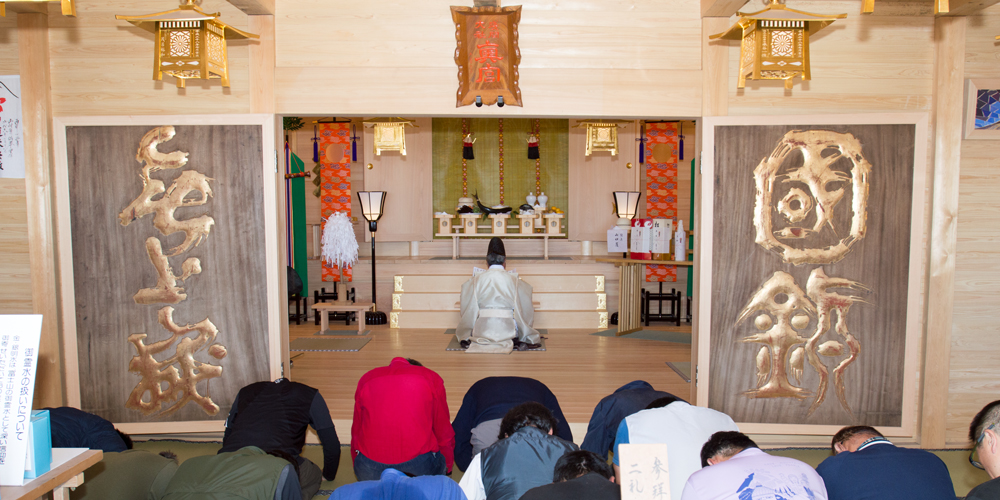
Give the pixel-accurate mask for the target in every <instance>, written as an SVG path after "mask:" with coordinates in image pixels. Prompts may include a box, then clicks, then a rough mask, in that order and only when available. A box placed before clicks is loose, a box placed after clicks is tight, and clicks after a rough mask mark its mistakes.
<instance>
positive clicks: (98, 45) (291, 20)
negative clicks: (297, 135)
mask: <svg viewBox="0 0 1000 500" xmlns="http://www.w3.org/2000/svg"><path fill="white" fill-rule="evenodd" d="M459 3H462V2H459ZM762 3H763V0H752V1H751V2H750V3H749V4H748V5H747V7H745V8H744V10H755V9H757V8H758V7H760V6H761V5H762ZM276 4H277V5H276V11H275V16H274V26H275V39H276V42H275V53H276V60H277V63H276V67H275V69H274V95H275V110H276V112H277V113H279V114H290V115H291V114H301V115H317V114H328V115H329V114H337V115H341V116H344V115H353V116H366V115H367V116H379V115H382V116H385V115H392V116H400V115H402V116H410V117H413V116H476V117H482V116H543V117H549V116H552V117H581V118H583V117H586V118H591V117H601V116H607V117H616V118H671V117H697V116H700V115H701V114H702V100H703V92H704V91H703V88H704V89H709V90H711V89H712V88H713V87H712V85H711V83H712V82H708V81H703V75H716V74H720V73H723V74H724V73H727V71H724V70H723V71H719V68H703V66H702V52H703V49H702V44H703V39H704V37H706V36H707V35H709V34H711V33H708V32H703V30H702V26H703V21H702V19H701V18H700V12H699V10H700V6H699V2H693V1H690V0H631V1H612V2H608V1H602V0H576V1H574V2H570V3H564V2H561V3H558V4H553V3H543V2H534V1H527V2H522V3H521V4H522V5H523V10H522V22H521V25H520V30H519V31H520V46H521V50H522V57H523V59H522V60H523V63H522V65H521V70H520V76H521V91H522V94H523V95H524V104H525V105H524V107H523V108H521V107H515V106H508V107H505V108H503V109H499V108H493V107H491V108H474V107H466V108H460V109H457V108H455V104H454V103H455V89H456V88H457V85H456V83H457V82H456V70H455V66H454V61H453V59H452V57H453V52H454V46H455V45H454V44H455V41H454V29H453V26H452V24H451V18H450V15H449V12H448V10H447V8H446V6H445V4H442V5H441V6H428V5H426V4H421V3H419V2H418V3H412V2H411V3H388V2H356V1H355V2H350V1H346V0H296V1H292V0H279V1H278V2H276ZM174 5H175V4H174V3H172V2H166V3H154V4H150V3H149V2H140V1H138V0H123V1H121V2H114V3H111V4H108V3H102V2H96V1H91V0H86V1H81V2H79V4H78V7H77V8H78V12H79V15H78V17H76V18H65V17H62V16H61V15H59V14H58V13H57V9H56V7H55V6H52V7H51V8H50V12H51V13H52V15H51V16H50V19H49V26H50V27H49V43H50V50H49V57H50V60H49V66H50V68H51V80H52V91H51V93H52V114H53V115H54V116H75V115H125V114H160V113H162V114H187V113H192V114H199V113H245V112H250V111H251V109H254V108H253V106H252V103H251V100H252V99H251V97H250V94H249V88H250V79H251V75H250V63H249V59H248V54H249V48H248V47H249V44H252V43H256V42H245V41H244V42H235V43H233V44H231V45H230V50H229V59H230V73H231V81H232V87H231V88H229V89H222V88H221V87H220V86H219V84H218V82H213V83H210V84H208V85H200V84H196V83H195V84H189V86H188V88H187V89H185V90H178V89H176V88H175V87H174V86H173V82H172V81H170V79H169V78H168V79H167V80H168V81H164V82H155V81H153V80H152V79H151V74H152V69H151V64H152V47H153V41H152V36H151V35H150V34H149V33H147V32H145V31H143V30H140V29H138V28H135V27H132V26H131V25H128V24H127V23H124V22H121V21H117V20H115V19H114V15H115V14H147V13H151V12H153V11H159V10H167V9H170V8H173V7H174ZM201 6H202V8H203V9H204V10H205V11H207V12H217V11H218V12H221V13H222V16H223V20H225V21H226V22H227V23H229V24H232V25H233V26H235V27H237V28H240V29H246V28H247V27H248V25H249V20H248V16H247V15H245V14H244V13H242V12H240V11H239V10H238V9H236V8H235V7H233V6H232V4H230V3H229V2H227V1H225V0H204V1H203V3H202V5H201ZM795 8H797V9H801V10H806V11H814V12H828V13H841V12H844V13H847V14H848V18H847V19H846V20H842V21H837V22H836V23H834V24H833V25H832V26H830V27H828V28H826V29H824V30H823V31H821V32H819V33H818V34H817V35H816V36H814V37H813V38H812V45H811V53H812V75H813V78H814V79H813V80H812V81H810V82H805V83H796V85H795V87H794V88H793V89H792V90H791V91H786V90H784V88H783V87H782V86H781V84H780V83H752V82H751V83H750V84H749V85H748V87H747V88H746V89H744V90H736V62H737V59H738V53H739V48H738V46H737V45H736V44H732V43H729V44H728V45H727V51H728V56H729V57H728V68H727V69H728V76H726V78H727V80H728V84H727V86H726V91H725V94H727V95H725V96H724V97H723V98H722V99H721V100H716V99H715V95H714V94H713V95H712V96H706V98H708V97H712V103H713V104H712V106H711V109H713V110H716V112H719V110H722V111H721V112H726V111H725V110H726V109H727V108H728V114H731V115H752V114H762V115H775V114H826V113H857V112H872V111H879V112H886V111H888V112H902V111H906V112H913V111H921V112H928V113H930V112H932V111H933V107H932V106H933V101H934V93H935V80H934V67H935V61H934V54H935V50H934V33H933V32H934V17H933V16H931V15H928V14H929V12H928V11H929V8H930V4H929V2H925V3H922V4H921V3H914V2H879V3H878V7H877V15H871V16H861V15H860V14H859V10H860V3H859V2H858V1H857V0H796V2H795ZM890 14H891V15H890ZM16 17H17V14H14V13H12V12H10V9H8V17H6V18H0V74H16V73H18V67H19V61H18V60H17V54H18V46H17V30H16V29H15V28H14V26H15V22H16ZM705 24H706V25H710V26H713V27H715V26H719V25H721V24H724V23H721V22H705ZM714 29H715V28H713V30H714ZM996 34H1000V8H997V7H993V8H990V9H987V10H986V11H984V13H983V14H982V15H977V16H974V17H971V18H970V20H969V23H968V33H967V35H966V40H967V44H966V73H965V76H966V77H976V78H997V77H1000V61H998V54H1000V49H998V48H997V47H996V45H995V44H994V40H993V36H995V35H996ZM715 43H717V42H713V45H714V44H715ZM708 60H712V59H711V58H709V59H708ZM305 144H306V147H308V142H306V143H305ZM998 145H1000V143H996V144H995V143H993V141H965V142H964V143H963V147H962V163H961V166H962V170H961V181H962V182H961V185H960V194H959V222H958V224H959V225H958V252H957V256H956V271H955V276H956V278H955V294H954V303H955V308H954V319H953V323H952V324H953V330H954V331H953V334H952V338H951V345H952V348H953V349H952V353H951V358H950V374H951V377H950V396H949V398H948V414H947V431H948V432H947V439H948V442H949V443H950V444H964V441H963V434H964V429H963V428H964V426H965V425H967V422H968V420H969V418H971V416H972V414H973V412H974V411H975V410H977V409H978V408H979V407H980V406H981V405H982V404H984V403H985V402H986V400H992V399H993V398H994V397H995V396H994V395H995V394H996V393H997V392H1000V391H997V389H998V387H997V383H996V382H995V380H997V379H998V377H997V375H998V374H1000V373H998V372H1000V368H998V369H993V368H992V364H988V363H985V362H980V358H982V359H985V357H986V356H989V355H991V354H995V353H996V352H997V350H998V349H1000V341H997V340H995V337H997V336H996V335H992V336H991V335H990V334H993V333H996V331H997V329H998V327H997V326H996V321H995V320H994V317H995V314H994V313H993V311H995V310H996V309H997V307H996V306H997V305H1000V304H998V303H997V302H998V296H1000V284H998V283H1000V276H997V277H994V276H993V274H998V275H1000V268H998V266H997V265H996V264H994V262H996V259H995V257H996V255H994V254H995V253H996V251H995V250H993V246H994V243H995V242H996V240H997V234H996V231H997V230H996V229H994V228H995V227H996V224H995V223H994V222H993V221H992V220H991V219H992V217H991V216H992V215H993V214H994V213H996V211H995V210H991V209H993V208H994V206H993V204H995V203H996V202H995V200H994V198H995V196H993V193H995V192H996V190H997V188H1000V182H998V181H996V180H995V177H996V176H994V175H992V167H994V166H995V165H996V162H997V160H995V159H994V156H993V155H994V154H993V151H995V150H996V146H998ZM303 158H304V159H308V158H307V157H306V156H303ZM307 164H308V161H307ZM352 174H353V171H352ZM352 177H354V175H352ZM357 180H358V179H357V178H356V179H355V181H357ZM360 184H361V183H360V182H359V185H360ZM24 192H25V190H24V187H23V182H22V183H20V184H19V183H18V182H17V181H13V182H12V181H3V182H0V209H2V214H0V255H2V256H0V283H2V284H3V286H2V287H0V290H10V289H17V288H24V289H26V290H27V289H30V283H31V281H30V278H29V277H28V276H27V275H25V274H24V273H16V272H11V271H10V269H23V268H24V267H25V266H24V265H23V259H26V256H24V254H21V255H20V256H17V254H16V251H15V252H13V253H12V252H8V251H6V250H7V249H8V248H13V249H15V250H16V249H23V248H25V247H26V241H27V236H26V234H27V231H26V230H25V229H24V224H25V222H24V221H25V220H26V215H24V213H23V212H25V211H26V210H24V205H25V201H24V199H25V197H24ZM926 210H927V213H930V204H929V203H928V204H927V209H926ZM928 219H929V218H928ZM928 248H929V247H928ZM387 250H388V252H389V253H392V254H404V255H405V254H406V252H407V250H408V245H407V244H406V243H401V244H398V245H396V246H393V247H391V248H387ZM21 251H22V252H24V250H21ZM379 251H380V253H381V252H382V250H381V248H380V250H379ZM597 251H598V249H597V248H596V246H595V252H597ZM364 252H365V249H364V248H362V253H364ZM16 259H22V260H21V261H17V260H16ZM973 273H975V274H973ZM25 296H26V297H30V295H25ZM927 299H928V300H930V298H927ZM25 301H27V302H25ZM9 308H13V309H9ZM30 308H31V304H30V299H26V298H24V297H20V298H19V297H14V298H12V297H11V294H10V292H0V311H4V312H6V311H8V310H11V311H12V310H18V311H24V310H26V309H30ZM931 333H932V334H933V333H934V332H931ZM930 354H931V355H933V353H930ZM994 357H995V356H994ZM994 364H995V363H994Z"/></svg>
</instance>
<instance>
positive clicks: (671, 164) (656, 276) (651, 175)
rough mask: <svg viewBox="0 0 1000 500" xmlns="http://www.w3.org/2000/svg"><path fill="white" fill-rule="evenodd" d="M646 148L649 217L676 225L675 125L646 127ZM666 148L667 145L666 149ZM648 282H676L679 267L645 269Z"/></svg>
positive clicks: (655, 266) (647, 212)
mask: <svg viewBox="0 0 1000 500" xmlns="http://www.w3.org/2000/svg"><path fill="white" fill-rule="evenodd" d="M644 138H645V141H643V147H644V148H646V217H648V218H650V219H669V220H671V221H673V222H674V223H675V226H674V227H675V228H676V222H677V151H678V147H679V143H680V141H679V139H680V138H679V136H678V135H677V124H676V123H647V124H646V133H645V136H644ZM663 145H667V147H664V146H663ZM646 281H654V282H655V281H677V266H659V265H650V266H646Z"/></svg>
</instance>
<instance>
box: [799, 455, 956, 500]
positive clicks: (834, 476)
mask: <svg viewBox="0 0 1000 500" xmlns="http://www.w3.org/2000/svg"><path fill="white" fill-rule="evenodd" d="M816 472H818V473H819V475H820V476H821V477H822V478H823V482H824V483H826V492H827V494H828V495H829V499H830V500H846V499H852V500H864V499H879V500H892V499H897V498H898V499H905V500H921V499H926V500H940V499H948V500H950V499H952V498H955V487H954V486H953V485H952V483H951V475H950V474H949V473H948V468H947V467H946V466H945V465H944V462H942V461H941V459H940V458H938V457H937V456H935V455H934V454H933V453H930V452H928V451H924V450H917V449H910V448H897V447H896V446H894V445H892V444H891V443H889V442H887V441H883V442H880V443H870V444H868V445H867V446H863V447H861V448H859V449H858V451H855V452H853V453H851V452H843V453H838V454H836V455H834V456H832V457H830V458H827V459H826V460H823V462H822V463H821V464H819V466H818V467H816Z"/></svg>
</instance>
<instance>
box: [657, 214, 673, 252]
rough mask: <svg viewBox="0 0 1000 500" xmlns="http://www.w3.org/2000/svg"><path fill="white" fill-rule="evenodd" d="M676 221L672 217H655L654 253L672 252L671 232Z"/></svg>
mask: <svg viewBox="0 0 1000 500" xmlns="http://www.w3.org/2000/svg"><path fill="white" fill-rule="evenodd" d="M673 224H674V221H672V220H670V219H653V253H669V252H670V238H671V236H670V233H671V232H672V231H671V228H672V226H673Z"/></svg>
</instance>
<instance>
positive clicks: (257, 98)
mask: <svg viewBox="0 0 1000 500" xmlns="http://www.w3.org/2000/svg"><path fill="white" fill-rule="evenodd" d="M247 20H248V21H249V29H250V32H251V33H256V34H258V35H260V39H258V40H257V41H256V42H254V41H251V42H250V112H251V113H267V114H273V113H274V65H275V59H274V58H275V56H274V16H247Z"/></svg>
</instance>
